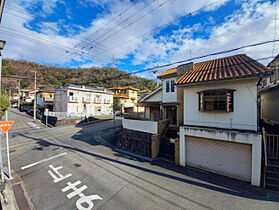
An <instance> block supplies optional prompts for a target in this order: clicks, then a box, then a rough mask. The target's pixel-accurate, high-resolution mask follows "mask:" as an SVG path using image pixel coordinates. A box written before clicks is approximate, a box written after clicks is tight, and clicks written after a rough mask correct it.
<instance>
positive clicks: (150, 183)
mask: <svg viewBox="0 0 279 210" xmlns="http://www.w3.org/2000/svg"><path fill="white" fill-rule="evenodd" d="M9 119H10V120H14V121H15V124H14V126H13V128H11V130H10V134H9V135H10V145H11V165H12V168H13V170H14V171H15V173H16V174H17V175H18V176H20V178H21V179H22V181H23V183H24V187H25V189H26V190H27V193H28V196H29V197H30V199H31V201H32V203H33V204H34V206H35V208H36V209H38V210H44V209H59V210H63V209H65V210H71V209H77V208H78V209H93V208H94V209H279V194H276V193H274V192H271V191H267V192H266V193H265V194H258V193H253V192H251V191H249V190H246V189H245V188H243V189H239V188H237V187H234V186H230V185H227V184H226V183H223V184H220V183H213V182H210V181H205V180H204V179H201V178H199V177H194V176H191V175H189V174H187V173H186V172H185V173H184V171H183V169H182V170H181V169H179V170H172V166H168V165H164V164H158V163H156V162H152V163H150V162H145V161H142V160H139V159H136V158H133V157H130V156H127V155H124V154H122V153H118V152H115V151H114V150H113V149H112V148H111V147H109V146H110V145H115V144H116V143H117V136H116V134H115V132H116V131H117V126H120V125H121V121H120V120H118V121H117V122H116V125H114V124H113V121H106V122H98V123H94V124H88V125H84V126H78V127H77V126H65V127H57V128H46V127H45V126H44V125H42V124H40V123H39V122H33V120H32V118H30V117H27V116H26V115H25V114H24V113H20V112H18V111H17V110H15V109H13V110H12V111H10V112H9ZM32 123H34V124H35V125H34V124H32ZM2 142H3V141H2ZM100 142H101V143H104V142H106V143H107V144H106V146H104V145H103V144H101V143H100ZM3 143H4V142H3ZM3 146H4V148H3V150H2V151H5V145H3ZM4 156H5V154H4ZM4 159H5V158H4ZM82 207H83V208H82Z"/></svg>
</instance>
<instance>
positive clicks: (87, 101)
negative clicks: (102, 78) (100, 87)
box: [83, 97, 91, 103]
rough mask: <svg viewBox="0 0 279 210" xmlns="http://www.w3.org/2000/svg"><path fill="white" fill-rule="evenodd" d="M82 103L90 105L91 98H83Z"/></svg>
mask: <svg viewBox="0 0 279 210" xmlns="http://www.w3.org/2000/svg"><path fill="white" fill-rule="evenodd" d="M83 102H86V103H90V102H91V98H89V97H87V98H83Z"/></svg>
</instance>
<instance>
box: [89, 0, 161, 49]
mask: <svg viewBox="0 0 279 210" xmlns="http://www.w3.org/2000/svg"><path fill="white" fill-rule="evenodd" d="M155 1H156V0H151V1H150V2H149V3H148V4H145V6H144V7H142V8H141V9H139V10H138V11H137V12H136V13H134V14H132V15H130V16H129V17H128V18H126V19H125V20H123V21H122V22H121V23H119V24H117V25H115V26H114V27H113V28H111V29H109V32H112V31H113V30H114V29H116V28H118V27H119V26H120V25H121V24H123V23H125V22H127V21H128V20H129V19H130V18H132V17H134V16H135V15H137V14H138V13H139V12H141V11H142V10H144V9H145V8H146V7H148V6H149V5H151V4H152V3H153V2H155ZM109 32H108V33H109ZM106 35H107V33H103V34H101V35H100V36H99V37H97V38H96V39H94V40H89V42H96V41H97V40H99V39H100V38H103V37H104V36H106ZM84 47H85V46H84Z"/></svg>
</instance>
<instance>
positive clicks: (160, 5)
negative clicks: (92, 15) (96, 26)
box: [93, 0, 170, 47]
mask: <svg viewBox="0 0 279 210" xmlns="http://www.w3.org/2000/svg"><path fill="white" fill-rule="evenodd" d="M169 1H170V0H166V1H164V2H163V3H161V4H159V5H158V6H157V7H155V8H154V9H152V10H150V11H149V12H147V13H145V14H144V15H142V16H141V17H139V18H137V19H136V20H134V21H133V22H131V23H129V24H128V25H126V26H125V27H122V28H120V29H119V30H118V31H117V32H114V33H113V34H111V35H110V36H108V37H106V38H105V39H102V40H100V41H102V42H104V41H106V40H108V39H110V38H111V37H113V36H115V35H116V34H118V33H120V32H121V31H123V30H124V29H126V28H128V27H130V26H131V25H133V24H134V23H136V22H138V21H139V20H141V19H143V18H144V17H146V16H147V15H149V14H151V13H152V12H154V11H155V10H156V9H158V8H160V7H162V6H163V5H165V4H166V3H167V2H169ZM99 38H103V37H101V36H100V37H99ZM99 38H97V39H95V40H94V41H96V40H98V39H99ZM100 41H99V42H100ZM94 46H95V45H93V47H94Z"/></svg>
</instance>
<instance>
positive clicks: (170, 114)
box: [166, 106, 177, 124]
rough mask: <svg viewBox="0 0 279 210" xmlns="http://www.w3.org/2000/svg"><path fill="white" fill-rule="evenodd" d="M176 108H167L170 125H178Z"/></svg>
mask: <svg viewBox="0 0 279 210" xmlns="http://www.w3.org/2000/svg"><path fill="white" fill-rule="evenodd" d="M176 113H177V112H176V106H168V107H167V116H166V118H167V120H169V124H176V122H177V120H176V119H177V117H176Z"/></svg>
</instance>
